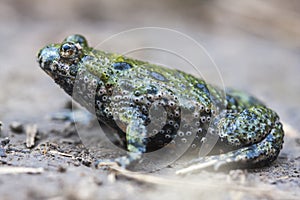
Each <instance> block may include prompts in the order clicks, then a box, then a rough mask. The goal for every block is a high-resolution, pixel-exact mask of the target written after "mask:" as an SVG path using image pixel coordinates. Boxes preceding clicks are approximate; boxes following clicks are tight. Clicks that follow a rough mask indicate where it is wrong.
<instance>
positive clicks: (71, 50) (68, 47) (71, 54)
mask: <svg viewBox="0 0 300 200" xmlns="http://www.w3.org/2000/svg"><path fill="white" fill-rule="evenodd" d="M80 52H81V48H80V45H76V44H74V43H72V42H66V43H64V44H62V45H61V47H60V56H61V57H63V58H66V59H74V58H76V57H78V56H79V54H80Z"/></svg>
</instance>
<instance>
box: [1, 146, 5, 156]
mask: <svg viewBox="0 0 300 200" xmlns="http://www.w3.org/2000/svg"><path fill="white" fill-rule="evenodd" d="M0 157H6V152H5V149H4V148H2V147H0Z"/></svg>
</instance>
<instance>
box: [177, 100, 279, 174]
mask: <svg viewBox="0 0 300 200" xmlns="http://www.w3.org/2000/svg"><path fill="white" fill-rule="evenodd" d="M216 123H218V127H219V130H218V132H217V134H218V135H219V137H220V140H221V141H223V142H225V143H226V144H229V145H231V146H233V147H234V148H236V150H233V151H230V152H228V153H224V154H220V155H214V156H208V157H204V158H199V159H195V160H193V161H192V162H191V163H192V165H191V166H189V167H187V168H184V169H181V170H179V171H177V174H186V173H191V172H194V171H197V170H199V169H203V168H207V167H214V169H216V170H217V169H218V168H219V167H221V166H230V167H232V168H245V167H247V168H252V167H257V166H265V165H267V164H269V163H271V162H272V161H274V160H275V159H276V158H277V156H278V154H279V151H280V150H281V148H282V144H283V136H284V132H283V129H282V124H281V123H280V122H279V117H278V115H277V114H276V113H275V112H274V111H272V110H270V109H268V108H266V107H264V106H253V107H250V108H248V109H245V110H243V111H242V112H240V113H237V114H227V116H226V118H223V120H219V121H217V122H216Z"/></svg>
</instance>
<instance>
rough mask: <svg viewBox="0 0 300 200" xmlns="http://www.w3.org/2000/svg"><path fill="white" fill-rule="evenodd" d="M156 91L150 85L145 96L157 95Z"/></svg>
mask: <svg viewBox="0 0 300 200" xmlns="http://www.w3.org/2000/svg"><path fill="white" fill-rule="evenodd" d="M157 92H158V89H157V88H156V87H155V86H154V85H150V87H149V88H147V94H157Z"/></svg>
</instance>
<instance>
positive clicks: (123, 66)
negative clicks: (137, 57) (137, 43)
mask: <svg viewBox="0 0 300 200" xmlns="http://www.w3.org/2000/svg"><path fill="white" fill-rule="evenodd" d="M113 68H114V69H116V70H122V71H123V70H128V69H130V68H132V66H131V65H130V64H129V63H127V62H117V63H114V64H113Z"/></svg>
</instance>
